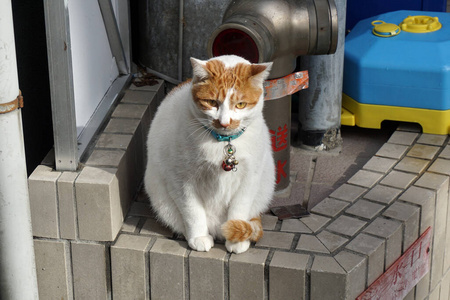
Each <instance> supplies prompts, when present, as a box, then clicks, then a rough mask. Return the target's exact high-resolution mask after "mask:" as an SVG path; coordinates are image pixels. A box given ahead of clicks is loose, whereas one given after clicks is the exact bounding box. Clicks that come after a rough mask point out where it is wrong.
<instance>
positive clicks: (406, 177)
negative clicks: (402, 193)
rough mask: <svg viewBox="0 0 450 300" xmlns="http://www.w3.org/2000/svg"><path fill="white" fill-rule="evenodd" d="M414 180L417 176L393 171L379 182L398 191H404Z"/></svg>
mask: <svg viewBox="0 0 450 300" xmlns="http://www.w3.org/2000/svg"><path fill="white" fill-rule="evenodd" d="M416 178H417V174H411V173H404V172H399V171H395V170H394V171H391V172H390V173H389V174H388V175H386V177H385V178H384V179H383V180H382V181H381V184H384V185H387V186H392V187H395V188H399V189H406V188H407V187H408V186H409V185H410V184H411V183H412V182H413V181H414V180H415V179H416Z"/></svg>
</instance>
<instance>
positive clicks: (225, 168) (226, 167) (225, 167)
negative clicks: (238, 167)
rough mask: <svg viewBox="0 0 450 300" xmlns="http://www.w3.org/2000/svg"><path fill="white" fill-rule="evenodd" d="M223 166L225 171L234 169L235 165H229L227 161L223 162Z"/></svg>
mask: <svg viewBox="0 0 450 300" xmlns="http://www.w3.org/2000/svg"><path fill="white" fill-rule="evenodd" d="M222 168H223V169H224V170H225V171H227V172H229V171H231V170H233V166H232V165H227V164H226V163H225V162H222Z"/></svg>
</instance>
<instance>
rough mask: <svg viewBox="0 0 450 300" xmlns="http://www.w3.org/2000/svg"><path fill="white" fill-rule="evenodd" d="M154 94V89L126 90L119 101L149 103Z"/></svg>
mask: <svg viewBox="0 0 450 300" xmlns="http://www.w3.org/2000/svg"><path fill="white" fill-rule="evenodd" d="M155 96H156V92H155V91H138V90H127V91H126V92H125V95H123V98H122V100H120V103H129V104H145V105H149V104H150V102H151V101H152V100H153V98H154V97H155Z"/></svg>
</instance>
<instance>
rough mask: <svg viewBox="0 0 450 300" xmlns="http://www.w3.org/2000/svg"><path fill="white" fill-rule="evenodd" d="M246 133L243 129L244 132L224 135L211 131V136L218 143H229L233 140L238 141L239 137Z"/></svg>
mask: <svg viewBox="0 0 450 300" xmlns="http://www.w3.org/2000/svg"><path fill="white" fill-rule="evenodd" d="M244 131H245V128H242V130H241V131H239V132H238V133H236V134H232V135H222V134H220V133H217V132H215V131H214V130H211V134H212V136H213V137H214V138H215V139H216V140H217V141H218V142H228V141H231V140H234V139H237V138H238V137H240V136H241V135H242V134H243V133H244Z"/></svg>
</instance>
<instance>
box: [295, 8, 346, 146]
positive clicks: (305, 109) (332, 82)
mask: <svg viewBox="0 0 450 300" xmlns="http://www.w3.org/2000/svg"><path fill="white" fill-rule="evenodd" d="M335 3H336V12H337V22H338V41H337V49H336V52H335V53H334V54H331V55H310V56H302V57H301V58H300V69H301V70H308V72H309V88H308V89H306V90H304V91H302V92H301V93H300V94H299V99H300V101H299V123H300V127H299V133H300V134H299V138H300V143H301V145H302V147H303V148H306V149H308V150H313V151H320V150H332V149H335V148H337V149H338V148H339V147H340V146H341V144H342V138H341V135H340V127H341V105H342V82H343V72H344V71H343V70H344V43H345V18H346V7H347V0H335Z"/></svg>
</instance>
